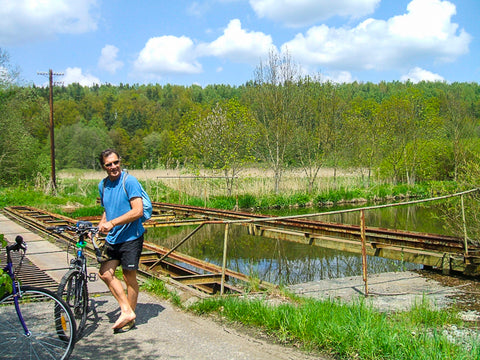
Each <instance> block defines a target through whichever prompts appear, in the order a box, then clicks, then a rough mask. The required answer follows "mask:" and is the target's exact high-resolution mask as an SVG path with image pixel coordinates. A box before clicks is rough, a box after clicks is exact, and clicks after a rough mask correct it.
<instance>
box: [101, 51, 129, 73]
mask: <svg viewBox="0 0 480 360" xmlns="http://www.w3.org/2000/svg"><path fill="white" fill-rule="evenodd" d="M117 54H118V48H117V47H116V46H113V45H105V46H104V47H103V49H102V54H101V55H100V59H98V67H99V68H100V69H102V70H106V71H108V72H109V73H110V74H115V73H116V72H117V70H118V69H121V68H122V67H123V62H121V61H120V60H117Z"/></svg>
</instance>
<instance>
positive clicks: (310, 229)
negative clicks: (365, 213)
mask: <svg viewBox="0 0 480 360" xmlns="http://www.w3.org/2000/svg"><path fill="white" fill-rule="evenodd" d="M153 210H154V212H153V217H152V219H151V220H149V221H147V222H146V223H145V224H144V225H145V227H170V226H186V225H199V226H201V225H205V224H209V223H227V222H229V223H232V224H238V225H241V226H246V227H247V228H248V232H249V234H251V235H257V236H265V237H270V238H275V239H280V240H284V241H294V242H299V243H303V244H307V245H311V246H320V247H325V248H329V249H334V250H339V251H345V252H353V253H359V254H361V253H362V250H364V248H363V249H362V228H361V227H360V226H359V225H346V224H337V223H329V222H322V221H317V220H312V219H307V218H304V217H302V218H298V217H296V218H288V217H278V218H275V217H269V216H266V215H257V214H251V213H246V212H238V211H227V210H218V209H210V208H201V207H195V206H189V205H178V204H169V203H160V202H154V203H153ZM5 211H6V212H7V213H9V214H10V215H11V216H15V217H17V218H20V219H21V221H25V222H28V223H29V224H30V225H31V226H37V227H38V228H39V229H41V230H42V231H44V232H45V231H46V230H45V228H46V227H48V226H53V225H57V224H62V223H65V222H66V223H69V224H72V223H74V222H75V220H73V219H70V218H66V217H63V216H60V215H57V214H51V213H48V212H45V211H40V210H38V209H34V208H30V207H8V208H5ZM89 220H91V221H92V222H93V223H95V222H98V218H90V219H89ZM364 230H365V243H366V253H367V255H370V256H378V257H383V258H388V259H394V260H400V261H405V262H411V263H417V264H422V265H424V266H425V267H433V268H438V269H441V270H443V271H444V273H448V272H449V271H455V272H461V273H464V274H468V275H478V274H480V248H479V247H478V246H477V245H474V244H469V246H468V249H465V243H464V241H463V239H460V238H456V237H451V236H445V235H439V234H429V233H419V232H411V231H403V230H392V229H384V228H376V227H368V226H366V227H365V228H364ZM194 231H195V230H194ZM65 240H66V241H73V240H72V239H65ZM144 247H145V249H144V250H145V251H144V253H143V254H142V258H141V263H140V268H141V270H142V271H143V272H144V273H145V274H148V275H150V276H168V277H169V279H172V280H173V281H178V282H179V283H181V284H183V285H185V286H189V287H193V288H195V289H197V290H199V291H201V292H202V293H209V294H213V293H217V292H218V291H219V289H220V288H221V276H220V274H221V273H222V269H221V268H220V267H218V266H216V265H213V264H210V263H206V262H204V261H201V260H199V259H194V258H192V257H189V256H186V255H183V254H180V253H178V252H177V251H174V250H175V248H173V249H167V248H164V247H162V246H159V245H155V244H148V243H146V244H145V246H144ZM467 250H468V251H467ZM184 265H186V266H184ZM191 268H194V269H196V271H192V270H189V269H191ZM224 276H225V278H224V279H226V280H228V279H232V280H235V281H237V282H248V277H247V276H245V275H244V274H240V273H237V272H234V271H231V270H228V269H225V275H224ZM235 281H233V282H235ZM226 284H227V283H225V282H224V285H226ZM265 286H266V287H268V286H271V285H270V284H265ZM226 291H229V292H240V291H241V290H240V289H238V288H236V287H235V286H233V285H231V286H228V285H227V288H226Z"/></svg>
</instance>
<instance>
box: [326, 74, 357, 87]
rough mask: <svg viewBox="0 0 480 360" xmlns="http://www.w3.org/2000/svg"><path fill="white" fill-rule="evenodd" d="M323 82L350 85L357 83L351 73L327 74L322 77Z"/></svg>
mask: <svg viewBox="0 0 480 360" xmlns="http://www.w3.org/2000/svg"><path fill="white" fill-rule="evenodd" d="M320 79H321V81H322V82H327V81H329V82H332V83H337V84H348V83H352V82H354V81H355V79H354V78H353V77H352V74H351V73H350V72H349V71H333V72H329V73H327V74H322V75H321V78H320Z"/></svg>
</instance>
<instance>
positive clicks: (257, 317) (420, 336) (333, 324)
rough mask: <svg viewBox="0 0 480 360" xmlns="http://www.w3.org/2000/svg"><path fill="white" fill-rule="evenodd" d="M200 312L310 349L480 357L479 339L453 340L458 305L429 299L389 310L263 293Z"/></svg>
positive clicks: (202, 305) (212, 301)
mask: <svg viewBox="0 0 480 360" xmlns="http://www.w3.org/2000/svg"><path fill="white" fill-rule="evenodd" d="M190 310H192V311H194V312H195V313H197V314H210V313H218V314H220V315H221V316H222V317H224V319H227V320H229V321H234V322H241V323H243V324H246V325H250V326H254V327H258V328H261V329H262V330H263V331H265V332H266V333H268V334H270V335H271V336H272V337H273V338H274V339H275V340H276V341H278V342H281V343H289V344H295V345H301V347H302V348H303V349H305V350H308V351H316V352H321V353H327V354H331V355H335V356H339V357H341V358H348V359H357V358H358V359H425V360H427V359H429V360H430V359H472V360H473V359H479V358H480V348H479V346H478V344H477V342H476V341H478V339H469V340H467V344H465V343H462V344H459V343H455V342H452V341H450V340H449V339H448V338H447V337H446V336H445V335H443V334H442V332H441V329H442V326H443V325H445V324H452V323H455V324H460V323H461V322H460V321H459V320H458V318H457V316H456V313H455V312H454V311H444V310H442V311H439V310H432V309H431V308H430V307H429V306H428V304H425V303H423V305H421V306H418V307H416V308H414V309H412V310H411V311H407V312H404V313H399V314H386V313H381V312H379V311H378V310H376V309H374V308H372V307H371V306H369V305H367V303H366V302H365V301H357V302H356V303H353V304H346V303H342V302H340V301H335V300H324V301H319V300H312V299H303V300H301V301H300V302H299V303H295V304H293V303H284V304H281V305H272V304H269V303H268V302H267V301H265V300H264V299H254V300H251V299H248V298H246V297H245V298H239V297H226V298H209V299H206V300H203V301H201V302H198V303H196V304H195V305H193V306H192V307H191V308H190Z"/></svg>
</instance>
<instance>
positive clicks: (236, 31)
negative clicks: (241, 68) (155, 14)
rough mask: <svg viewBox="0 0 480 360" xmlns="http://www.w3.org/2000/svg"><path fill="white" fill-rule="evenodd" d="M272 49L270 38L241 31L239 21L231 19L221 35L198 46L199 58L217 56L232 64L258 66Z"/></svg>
mask: <svg viewBox="0 0 480 360" xmlns="http://www.w3.org/2000/svg"><path fill="white" fill-rule="evenodd" d="M272 47H273V42H272V37H271V36H270V35H265V34H264V33H262V32H254V31H250V32H248V31H246V30H244V29H242V24H241V23H240V20H238V19H233V20H231V21H230V23H229V24H228V26H227V28H226V29H225V30H224V32H223V35H221V36H220V37H218V38H217V39H216V40H214V41H213V42H211V43H209V44H201V45H199V46H198V54H199V55H200V56H202V55H203V56H218V57H222V58H227V59H229V60H231V61H234V62H243V63H248V64H258V62H259V61H260V60H261V59H262V58H263V57H265V56H266V55H268V52H269V51H270V49H272Z"/></svg>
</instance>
